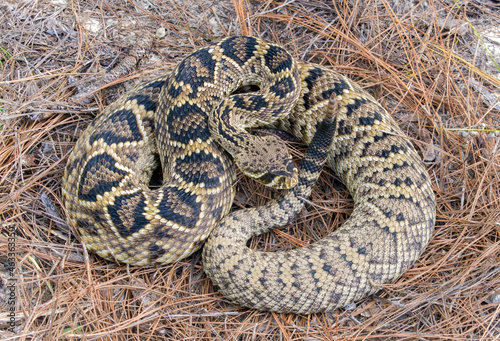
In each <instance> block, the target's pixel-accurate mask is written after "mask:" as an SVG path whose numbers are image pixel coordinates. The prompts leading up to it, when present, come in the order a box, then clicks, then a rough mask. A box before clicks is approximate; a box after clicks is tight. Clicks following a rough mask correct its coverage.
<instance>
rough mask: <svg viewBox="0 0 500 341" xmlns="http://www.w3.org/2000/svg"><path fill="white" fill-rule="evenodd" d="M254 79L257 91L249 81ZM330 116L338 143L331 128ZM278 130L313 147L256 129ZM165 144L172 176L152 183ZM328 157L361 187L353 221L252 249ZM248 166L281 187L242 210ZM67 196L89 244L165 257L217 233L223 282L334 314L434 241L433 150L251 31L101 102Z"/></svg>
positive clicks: (327, 73) (130, 259)
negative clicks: (294, 151) (290, 242)
mask: <svg viewBox="0 0 500 341" xmlns="http://www.w3.org/2000/svg"><path fill="white" fill-rule="evenodd" d="M248 87H253V88H257V89H258V90H256V91H253V92H247V93H239V92H238V91H237V90H238V89H242V88H248ZM327 121H331V122H330V127H333V128H331V131H332V133H331V137H330V138H331V139H332V140H333V142H332V145H331V148H330V149H328V148H326V147H325V145H324V141H325V140H326V139H327V138H326V137H325V136H328V133H325V132H324V131H326V130H325V129H323V128H321V129H320V128H319V127H322V126H324V125H325V124H326V123H325V122H327ZM269 127H272V128H276V129H279V130H283V131H285V132H287V133H289V134H292V135H293V136H295V137H296V138H298V139H299V140H301V141H302V142H304V143H305V144H306V145H309V147H308V151H307V152H306V155H305V156H304V159H303V160H302V161H301V163H300V164H299V166H295V164H294V162H293V160H292V158H291V156H290V153H289V151H288V150H287V148H286V146H285V144H284V142H283V141H282V140H280V139H279V138H278V137H276V136H272V135H270V136H259V135H255V134H251V133H250V132H249V131H250V130H251V129H254V128H269ZM320 130H321V131H322V132H319V133H318V134H316V132H317V131H320ZM325 134H326V135H325ZM315 136H316V137H315ZM313 138H314V139H313ZM316 140H317V141H323V142H321V143H323V144H321V143H319V142H318V143H319V145H318V144H317V143H316V142H314V141H316ZM325 148H326V149H325ZM323 154H324V155H323ZM155 155H159V163H160V164H161V167H162V173H163V185H162V186H161V187H159V188H157V189H150V188H149V181H150V178H151V176H152V173H153V170H154V169H155V168H156V167H157V164H156V163H157V162H158V161H156V160H157V159H158V157H155ZM321 155H323V156H324V158H326V166H327V167H329V168H331V169H332V170H333V171H334V172H335V174H336V175H337V176H338V177H339V178H340V179H341V180H342V182H343V183H344V184H345V185H346V187H347V189H348V190H349V192H350V193H351V195H352V197H353V200H354V210H353V212H352V214H351V216H350V217H349V219H348V220H347V221H346V222H345V223H344V224H343V225H342V226H341V227H340V228H338V229H337V230H336V231H335V232H333V233H332V234H330V235H329V236H327V237H325V238H323V239H321V240H319V241H317V242H315V243H313V244H311V245H309V246H306V247H303V248H299V249H294V250H289V251H284V252H263V251H259V250H252V249H249V248H248V247H247V246H246V243H247V241H248V239H249V238H251V237H252V236H254V235H258V234H261V233H264V232H266V231H268V230H270V229H272V228H275V227H277V226H282V225H284V224H286V223H287V222H288V221H290V220H291V219H293V217H294V216H295V215H296V214H297V213H298V212H300V210H301V209H302V207H303V206H304V200H305V198H306V197H307V195H308V194H309V193H310V191H311V189H312V187H313V186H314V182H315V179H316V178H317V175H318V174H319V171H320V170H321V164H322V157H321ZM236 168H239V169H240V170H241V171H242V172H243V173H244V174H245V175H247V176H249V177H252V178H254V179H256V180H257V181H259V182H261V183H263V184H265V185H267V186H271V187H274V188H277V189H278V190H279V194H278V197H277V198H276V199H274V200H272V201H270V202H269V203H267V204H266V205H265V206H263V207H256V208H249V209H245V210H240V211H236V212H232V213H229V211H230V208H231V204H232V201H233V197H234V189H233V184H234V181H235V174H236ZM62 194H63V201H64V205H65V208H66V211H67V219H68V222H69V224H70V225H71V226H72V227H73V228H75V229H76V230H77V231H78V232H79V236H80V238H81V240H82V241H83V243H84V244H85V246H86V247H87V248H88V249H89V250H90V251H93V252H95V253H97V254H98V255H100V256H101V257H104V258H106V259H109V260H116V261H119V262H122V263H127V264H131V265H137V266H150V265H161V264H166V263H171V262H175V261H178V260H180V259H183V258H185V257H187V256H189V255H190V254H192V253H193V252H194V251H196V250H197V249H199V248H200V247H201V246H202V244H203V243H204V242H205V241H206V243H205V246H204V249H203V265H204V269H205V272H206V273H207V275H208V276H209V277H210V278H211V279H212V281H213V282H214V284H216V286H217V287H218V288H219V290H220V292H221V293H222V294H223V295H224V296H226V297H227V298H229V299H230V300H231V301H233V302H235V303H236V304H239V305H242V306H246V307H250V308H253V309H259V310H266V311H277V312H295V313H314V312H322V311H331V310H334V309H336V308H340V307H344V306H346V305H347V304H349V303H351V302H355V301H356V300H359V299H361V298H363V297H365V296H367V295H369V294H371V293H374V292H375V291H377V290H379V288H380V285H382V284H384V283H389V282H393V281H395V280H396V279H397V278H398V277H400V276H401V274H402V273H404V272H405V271H406V270H408V268H410V267H411V266H412V265H413V264H414V263H415V261H416V260H417V259H418V257H419V256H420V254H421V253H422V252H423V250H424V249H425V247H426V245H427V243H428V241H429V239H430V237H431V235H432V232H433V230H434V223H435V215H436V203H435V198H434V193H433V191H432V186H431V183H430V179H429V175H428V172H427V170H426V169H425V167H424V165H423V163H422V161H421V160H420V158H419V155H418V153H417V152H416V150H415V148H414V147H413V145H412V144H411V142H410V141H409V139H408V138H407V137H406V136H405V134H404V133H403V132H402V130H401V129H400V128H399V127H398V125H397V124H396V122H395V120H394V119H393V118H392V117H391V116H390V114H389V113H388V112H387V111H386V110H385V109H384V108H383V107H382V106H381V105H380V104H379V103H378V102H377V101H376V100H375V99H374V98H373V97H372V96H371V95H369V94H368V93H367V92H366V91H364V90H363V89H362V88H361V87H360V86H359V85H357V84H356V83H354V82H353V81H351V80H349V79H348V78H346V77H344V76H342V75H341V74H338V73H336V72H334V71H332V70H330V69H328V68H325V67H322V66H319V65H315V64H309V63H304V62H301V61H299V60H297V59H295V58H294V57H293V56H291V55H290V54H289V53H288V52H287V51H286V50H284V49H283V48H281V47H279V46H277V45H274V44H270V43H267V42H265V41H263V40H260V39H258V38H254V37H242V36H237V37H230V38H226V39H223V40H222V41H220V42H216V43H212V44H210V45H208V46H206V47H204V48H201V49H199V50H197V51H195V52H193V53H192V54H190V55H188V56H187V57H186V58H185V59H183V60H182V61H181V62H180V63H179V64H178V65H177V67H176V68H175V69H174V70H173V72H172V73H171V74H169V75H167V76H165V77H163V78H160V79H156V80H154V81H152V82H149V83H147V84H145V85H142V86H140V87H138V88H136V89H135V90H134V91H132V92H131V93H128V94H126V95H125V96H124V97H122V98H121V99H120V100H118V101H117V102H115V103H113V104H112V105H110V106H109V107H108V108H107V109H106V110H104V111H103V112H102V113H101V114H99V115H98V116H97V117H96V119H95V120H94V121H93V122H92V123H91V124H90V125H89V127H88V128H87V129H86V130H85V132H84V133H83V134H82V135H81V136H80V138H79V140H78V141H77V143H76V146H75V148H74V149H73V151H72V153H71V154H70V156H69V159H68V163H67V166H66V170H65V173H64V177H63V185H62ZM207 238H208V239H207Z"/></svg>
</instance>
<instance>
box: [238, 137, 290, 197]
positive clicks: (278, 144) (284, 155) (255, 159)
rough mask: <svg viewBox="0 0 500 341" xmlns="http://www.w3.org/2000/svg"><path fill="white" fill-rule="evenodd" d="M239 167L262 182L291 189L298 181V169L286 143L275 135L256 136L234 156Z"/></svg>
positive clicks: (270, 185) (273, 186)
mask: <svg viewBox="0 0 500 341" xmlns="http://www.w3.org/2000/svg"><path fill="white" fill-rule="evenodd" d="M234 160H235V162H236V165H237V166H238V168H239V169H240V170H241V171H242V172H243V174H245V175H246V176H248V177H250V178H252V179H255V180H256V181H257V182H260V183H261V184H263V185H265V186H268V187H272V188H276V189H289V188H292V187H294V186H295V185H296V184H297V182H298V170H297V167H296V166H295V164H294V163H293V160H292V156H291V155H290V153H289V151H288V149H287V148H286V145H285V143H284V142H283V141H282V140H281V139H279V138H277V137H274V136H264V137H258V138H257V137H256V139H254V140H253V141H252V142H251V143H249V145H247V147H246V148H242V149H241V150H240V151H239V152H238V153H236V155H235V156H234Z"/></svg>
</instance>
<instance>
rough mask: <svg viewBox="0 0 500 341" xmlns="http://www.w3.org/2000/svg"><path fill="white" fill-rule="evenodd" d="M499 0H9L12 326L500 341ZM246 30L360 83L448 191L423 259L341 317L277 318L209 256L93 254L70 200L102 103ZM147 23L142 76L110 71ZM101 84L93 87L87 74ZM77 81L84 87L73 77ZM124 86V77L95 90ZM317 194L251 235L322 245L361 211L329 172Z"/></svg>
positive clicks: (261, 193) (271, 245)
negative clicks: (217, 270)
mask: <svg viewBox="0 0 500 341" xmlns="http://www.w3.org/2000/svg"><path fill="white" fill-rule="evenodd" d="M494 6H497V5H495V3H494V2H490V1H481V2H480V1H461V2H458V1H444V0H443V1H438V0H434V1H421V2H418V1H389V0H381V1H375V0H370V1H365V2H363V1H347V0H343V1H334V2H332V1H313V0H311V1H304V0H297V1H287V2H286V3H281V2H272V1H251V2H250V1H243V0H241V1H237V0H234V1H220V2H209V1H202V0H199V1H173V0H164V1H163V2H160V1H147V0H144V1H137V2H135V1H131V2H127V3H124V2H121V1H114V0H111V1H102V2H101V1H87V2H77V1H74V2H70V1H65V0H57V1H56V0H52V1H48V0H42V1H36V2H31V1H24V2H14V1H12V2H11V1H3V2H0V30H1V32H2V34H1V36H0V61H1V65H0V67H1V68H2V76H1V77H2V79H1V82H0V91H1V96H0V101H1V102H2V103H0V107H1V110H2V112H1V113H0V115H1V116H0V117H1V120H0V125H1V130H0V135H1V137H0V215H1V221H2V227H1V229H2V231H1V233H0V261H2V263H3V264H6V261H7V259H6V256H5V255H7V236H8V233H9V231H10V230H9V229H10V228H12V227H14V228H15V229H16V231H15V240H16V241H15V243H16V245H15V247H16V269H17V272H16V274H15V276H16V281H17V282H16V299H17V300H16V305H15V308H16V310H15V314H16V320H17V324H16V327H15V330H14V333H12V332H10V331H9V330H8V328H9V325H8V323H7V321H8V318H7V311H8V310H7V309H9V304H8V301H7V298H8V291H7V289H6V284H8V283H9V280H10V279H9V273H8V271H7V267H3V268H2V269H1V272H0V294H1V295H0V307H1V311H0V335H2V337H6V338H9V337H12V338H14V337H15V335H23V336H24V337H26V338H29V339H56V338H64V339H88V338H93V339H95V338H99V337H105V338H109V339H117V340H118V339H161V338H163V337H166V338H168V339H183V340H191V339H193V340H194V339H196V340H199V339H219V340H236V339H238V340H239V339H271V340H285V339H295V340H303V339H308V340H326V339H335V338H341V339H377V338H380V339H417V338H421V339H436V338H444V339H451V340H469V339H484V340H493V339H495V337H498V336H499V335H500V322H499V321H500V306H499V303H498V301H499V298H498V295H500V291H499V290H500V223H499V222H500V212H499V211H500V210H499V208H498V207H499V202H500V199H499V198H500V186H499V183H500V181H499V174H500V173H499V171H500V157H499V153H500V152H499V150H500V146H499V144H500V142H499V133H498V127H499V126H500V114H499V110H498V107H495V106H494V105H492V104H491V103H490V102H489V99H488V98H489V96H490V95H491V94H494V93H495V91H497V93H498V86H499V82H498V80H497V79H495V78H494V77H493V76H492V75H491V74H492V73H493V72H497V74H498V69H495V67H492V65H493V64H492V58H491V57H490V56H488V53H487V52H486V50H485V48H484V45H483V43H484V40H483V38H478V37H477V36H476V35H475V33H474V30H475V29H476V28H479V27H485V26H484V25H492V24H494V23H496V24H497V25H498V23H499V18H498V15H495V14H494V13H495V7H494ZM496 9H498V7H496ZM496 13H499V12H496ZM232 34H255V35H258V36H263V37H264V38H265V39H267V40H269V41H273V42H276V43H279V44H281V45H283V46H285V47H286V48H287V49H288V50H289V51H290V52H291V53H292V54H294V55H296V56H298V57H299V58H302V59H304V60H307V61H314V62H318V63H321V64H324V65H328V66H332V67H333V68H334V69H335V70H337V71H339V72H343V73H345V74H347V75H348V76H350V77H352V78H354V79H356V80H357V81H359V82H360V83H361V84H362V85H363V86H364V87H366V88H368V90H369V91H370V92H371V93H372V94H374V96H375V97H376V98H379V99H380V100H381V102H382V103H383V105H385V106H386V107H387V108H388V109H389V110H390V111H391V112H392V113H393V114H394V115H395V117H396V118H397V119H398V122H399V123H400V124H401V126H402V127H403V129H404V130H405V131H406V132H407V134H408V135H409V136H410V137H411V139H412V142H413V143H414V144H415V146H416V147H417V148H418V149H419V150H420V152H421V155H422V157H423V158H424V159H425V162H426V165H427V168H428V170H429V173H430V174H431V177H432V180H433V186H434V189H435V192H436V197H437V204H438V205H437V226H436V231H435V234H434V237H433V238H432V240H431V242H430V244H429V246H428V248H427V249H426V251H425V252H424V254H423V255H422V257H421V259H420V260H419V261H418V262H417V264H416V265H415V267H414V268H412V269H411V270H409V271H408V272H407V273H406V274H404V275H403V277H402V278H401V279H400V280H399V281H398V282H397V283H395V284H392V285H387V286H384V288H383V290H382V291H381V292H379V293H378V294H376V295H374V296H372V297H369V298H367V299H365V300H362V301H361V302H358V303H357V304H355V305H351V306H349V307H347V308H346V309H342V310H338V311H334V312H331V313H325V314H317V315H310V316H297V315H293V314H273V313H262V312H256V311H251V310H247V309H241V308H239V307H237V306H234V305H232V304H230V303H229V302H227V301H226V300H225V299H224V298H222V297H221V296H220V295H219V294H218V293H217V289H216V288H214V287H213V286H212V284H211V283H210V281H209V280H208V279H207V278H206V276H205V275H204V274H203V271H202V264H201V261H200V256H199V253H197V254H195V255H194V256H192V257H190V258H188V259H186V260H184V261H182V262H179V263H177V264H173V265H169V266H164V267H160V268H142V269H139V268H128V267H126V266H121V265H118V264H113V263H110V262H106V261H103V260H101V259H99V258H98V257H96V256H95V255H92V254H90V255H88V254H87V253H85V252H84V250H83V248H82V245H81V243H79V241H78V240H77V239H76V238H75V234H74V233H73V232H72V231H69V230H68V227H67V225H66V223H65V218H64V217H65V213H64V210H63V208H62V205H61V199H60V198H61V197H60V184H61V176H62V172H63V167H64V165H65V161H66V157H67V155H68V153H69V151H70V150H71V147H72V146H73V145H74V143H75V140H76V138H77V137H78V136H79V134H80V133H81V132H82V130H83V129H84V128H85V127H86V126H87V124H88V123H89V122H90V121H91V120H92V118H93V117H94V115H95V114H97V113H98V112H99V111H101V110H102V108H103V107H104V106H105V105H107V104H108V103H109V102H111V101H112V100H113V99H115V98H116V97H117V96H118V95H119V94H120V93H123V92H124V91H126V90H127V89H130V88H131V87H132V86H133V85H134V84H137V82H138V78H139V77H142V78H143V79H150V78H151V77H153V76H154V75H157V74H162V73H164V72H166V70H168V68H170V67H171V66H173V65H175V63H177V62H178V61H179V60H180V59H181V58H182V57H183V56H185V54H186V53H188V52H191V51H192V50H193V49H195V48H197V47H200V46H203V45H204V44H206V42H207V41H211V40H213V39H217V38H221V37H224V36H226V35H232ZM144 35H148V36H151V37H152V41H153V44H152V45H151V46H145V47H144V52H145V54H144V55H143V56H142V57H141V58H140V60H139V62H138V63H137V65H135V63H132V64H133V65H132V66H133V67H132V68H131V69H130V70H129V69H127V68H126V71H127V72H126V73H127V75H126V76H125V75H124V76H120V77H119V78H118V79H116V80H113V79H108V78H106V76H105V75H104V74H103V73H99V72H100V71H101V70H104V69H105V68H112V67H113V65H115V63H120V62H121V61H123V60H125V58H126V56H131V55H137V53H139V55H140V51H139V52H137V49H134V46H137V45H138V44H139V43H140V42H144V41H145V40H144V39H143V37H144ZM480 37H481V35H480ZM146 45H147V44H146ZM132 60H133V59H132ZM497 61H498V59H497ZM94 75H96V76H95V79H94V78H92V76H94ZM472 78H473V79H474V80H475V82H476V83H474V84H476V85H474V86H473V85H471V84H473V83H471V79H472ZM89 79H94V80H93V81H90V83H92V84H94V85H95V86H94V87H90V88H89V87H85V82H86V81H87V80H89ZM103 79H104V80H105V82H104V83H102V80H103ZM75 80H76V83H74V84H77V85H79V88H77V89H75V87H70V86H68V82H70V81H75ZM99 80H101V83H99ZM113 84H120V85H119V86H116V87H111V88H109V89H107V91H100V90H97V88H99V87H102V88H106V87H109V86H111V85H113ZM477 84H479V86H478V85H477ZM85 89H87V90H88V89H90V90H88V91H93V90H97V91H94V94H95V96H94V95H91V96H89V97H88V99H87V101H80V102H78V101H74V100H73V98H72V96H74V95H75V93H78V91H84V90H85ZM84 94H85V93H84ZM237 186H238V191H239V192H238V195H237V197H236V201H235V205H236V206H238V207H247V206H254V205H257V204H262V203H264V202H265V201H266V200H268V198H269V197H271V195H272V194H271V192H270V191H268V190H266V189H263V188H261V187H260V186H256V185H255V184H254V183H251V182H250V181H249V180H248V179H245V178H240V181H239V183H238V185H237ZM312 201H313V202H314V205H312V206H309V207H308V208H307V210H305V211H304V212H303V214H302V215H301V216H300V217H299V218H298V220H297V222H295V223H293V224H291V225H290V226H288V227H285V228H282V229H279V230H277V231H275V232H273V233H270V234H268V235H265V236H261V237H260V238H256V239H255V240H253V241H252V243H251V244H252V246H254V247H261V248H263V249H266V250H270V251H279V250H285V249H289V248H291V247H297V246H303V245H306V244H308V243H310V242H312V241H314V240H317V239H319V238H321V237H322V236H324V235H326V234H328V233H330V232H332V231H333V230H334V229H335V228H336V227H337V226H339V225H340V224H342V222H343V221H345V220H346V219H347V217H348V215H349V212H350V211H351V210H352V201H351V198H350V197H349V195H348V193H347V192H346V190H345V189H344V187H343V186H342V185H341V184H340V183H339V182H338V181H336V180H335V179H334V177H332V175H331V174H330V172H328V171H327V172H325V174H324V176H323V177H322V179H321V180H320V182H319V184H318V188H317V190H316V191H315V193H314V195H313V197H312Z"/></svg>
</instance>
